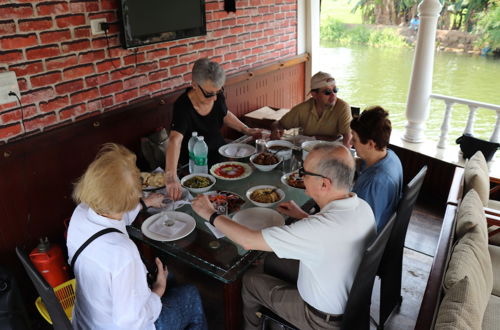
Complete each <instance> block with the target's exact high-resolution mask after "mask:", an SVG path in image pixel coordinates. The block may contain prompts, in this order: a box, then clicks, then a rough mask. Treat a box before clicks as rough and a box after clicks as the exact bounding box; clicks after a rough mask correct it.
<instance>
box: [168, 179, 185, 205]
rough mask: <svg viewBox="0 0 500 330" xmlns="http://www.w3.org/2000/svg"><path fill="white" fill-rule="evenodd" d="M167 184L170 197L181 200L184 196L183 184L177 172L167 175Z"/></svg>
mask: <svg viewBox="0 0 500 330" xmlns="http://www.w3.org/2000/svg"><path fill="white" fill-rule="evenodd" d="M165 185H166V186H167V192H168V197H169V198H170V199H171V200H174V201H176V200H179V199H181V197H182V186H181V183H180V181H179V178H178V177H177V175H175V174H166V175H165Z"/></svg>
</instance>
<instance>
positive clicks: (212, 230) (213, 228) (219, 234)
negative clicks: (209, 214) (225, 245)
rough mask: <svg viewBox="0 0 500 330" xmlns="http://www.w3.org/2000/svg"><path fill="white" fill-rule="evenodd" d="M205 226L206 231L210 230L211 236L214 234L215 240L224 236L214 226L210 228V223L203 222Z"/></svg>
mask: <svg viewBox="0 0 500 330" xmlns="http://www.w3.org/2000/svg"><path fill="white" fill-rule="evenodd" d="M205 224H206V225H207V227H208V229H210V231H211V232H212V234H214V236H215V238H217V239H219V238H221V237H224V236H225V235H224V234H223V233H222V232H221V231H220V230H219V229H217V228H215V226H212V225H211V224H210V222H208V221H205Z"/></svg>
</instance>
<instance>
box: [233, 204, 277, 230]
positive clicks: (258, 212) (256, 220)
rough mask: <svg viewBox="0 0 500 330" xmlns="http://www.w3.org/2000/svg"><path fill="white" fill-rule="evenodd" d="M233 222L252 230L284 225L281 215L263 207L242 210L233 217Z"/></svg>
mask: <svg viewBox="0 0 500 330" xmlns="http://www.w3.org/2000/svg"><path fill="white" fill-rule="evenodd" d="M233 221H235V222H237V223H239V224H241V225H243V226H245V227H248V228H250V229H253V230H260V229H263V228H267V227H272V226H283V225H284V224H285V218H283V216H282V215H281V214H279V213H278V212H277V211H275V210H273V209H268V208H263V207H252V208H249V209H244V210H242V211H240V212H238V213H236V214H235V215H234V216H233Z"/></svg>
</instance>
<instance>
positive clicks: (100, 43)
mask: <svg viewBox="0 0 500 330" xmlns="http://www.w3.org/2000/svg"><path fill="white" fill-rule="evenodd" d="M92 48H93V49H100V48H108V45H107V43H106V38H105V37H102V38H92Z"/></svg>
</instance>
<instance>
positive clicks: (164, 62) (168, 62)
mask: <svg viewBox="0 0 500 330" xmlns="http://www.w3.org/2000/svg"><path fill="white" fill-rule="evenodd" d="M177 63H178V60H177V57H175V56H172V57H167V58H164V59H161V60H160V68H166V67H171V66H174V65H176V64H177Z"/></svg>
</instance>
